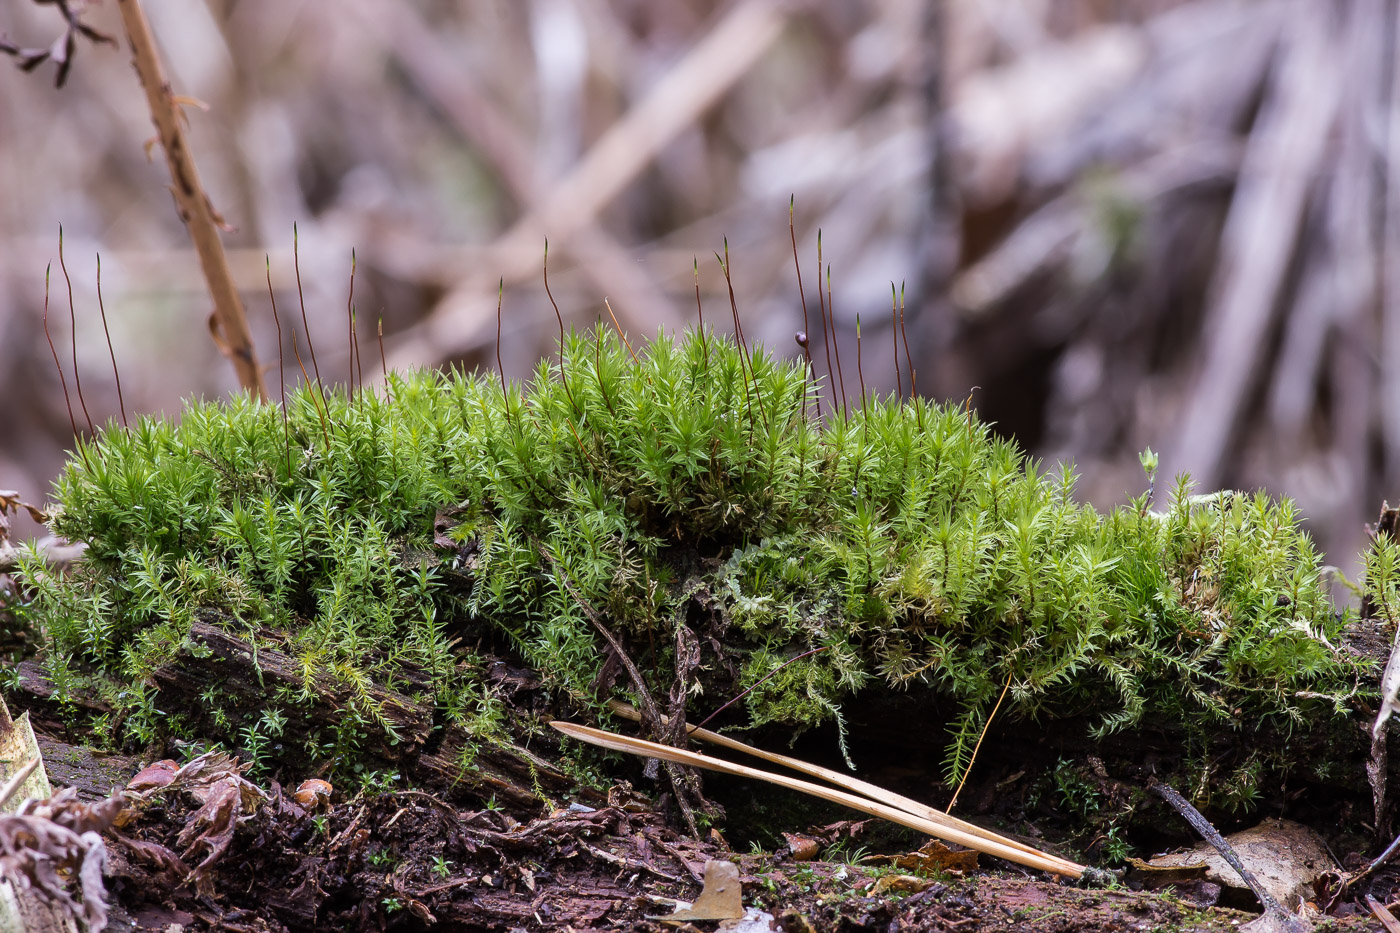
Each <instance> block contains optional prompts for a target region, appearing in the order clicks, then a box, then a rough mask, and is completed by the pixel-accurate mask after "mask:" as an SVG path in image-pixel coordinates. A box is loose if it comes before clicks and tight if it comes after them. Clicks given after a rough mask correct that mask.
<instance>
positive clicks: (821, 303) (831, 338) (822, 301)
mask: <svg viewBox="0 0 1400 933" xmlns="http://www.w3.org/2000/svg"><path fill="white" fill-rule="evenodd" d="M817 303H818V310H819V311H820V312H821V318H822V343H824V344H826V381H827V383H828V384H829V385H830V386H831V407H832V410H833V411H835V412H839V411H840V410H841V401H842V400H841V399H838V398H837V397H836V369H835V368H834V367H833V366H832V365H831V345H832V344H833V343H834V342H835V341H836V322H835V321H832V322H831V334H830V335H828V334H827V332H826V295H824V294H823V293H822V232H821V229H820V228H818V230H817ZM818 397H820V393H818Z"/></svg>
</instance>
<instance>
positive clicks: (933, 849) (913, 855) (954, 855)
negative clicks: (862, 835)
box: [861, 839, 977, 874]
mask: <svg viewBox="0 0 1400 933" xmlns="http://www.w3.org/2000/svg"><path fill="white" fill-rule="evenodd" d="M861 862H863V863H866V864H870V865H893V866H894V867H895V868H898V869H900V870H901V871H919V872H927V873H930V874H932V873H934V872H940V871H958V872H966V871H976V870H977V851H976V850H975V849H954V848H951V847H949V846H946V845H944V844H943V843H941V842H939V841H938V840H937V839H930V840H929V841H928V842H926V843H925V844H924V845H923V846H922V847H921V848H920V849H919V850H918V851H917V852H909V853H906V854H904V855H870V856H867V857H865V858H863V859H861Z"/></svg>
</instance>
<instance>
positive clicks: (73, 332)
mask: <svg viewBox="0 0 1400 933" xmlns="http://www.w3.org/2000/svg"><path fill="white" fill-rule="evenodd" d="M58 267H59V268H60V269H62V270H63V281H64V282H66V283H68V327H69V335H68V337H69V343H70V344H72V347H73V384H74V385H76V386H77V387H78V404H79V405H81V406H82V407H83V417H84V418H86V419H87V426H88V433H89V434H96V433H97V432H96V430H94V428H93V426H92V415H89V414H88V407H87V401H86V400H85V399H84V398H83V377H82V374H81V373H79V372H78V316H77V314H76V312H75V311H74V310H73V280H72V279H71V278H69V277H68V264H67V263H66V262H64V261H63V224H59V225H58ZM74 433H76V432H74Z"/></svg>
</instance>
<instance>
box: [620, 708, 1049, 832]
mask: <svg viewBox="0 0 1400 933" xmlns="http://www.w3.org/2000/svg"><path fill="white" fill-rule="evenodd" d="M608 709H610V710H611V711H612V712H613V713H615V714H616V715H618V716H621V717H622V718H623V719H630V720H631V721H632V722H641V721H642V718H641V713H639V712H637V710H636V708H635V707H633V706H631V705H630V704H627V703H623V702H622V701H621V700H611V701H609V703H608ZM664 721H665V720H664V719H663V723H664ZM686 730H687V734H688V735H689V736H691V737H692V738H696V739H699V740H701V741H702V742H709V743H710V744H711V745H718V746H720V747H721V748H728V749H730V750H732V751H736V752H743V753H744V754H746V755H753V756H754V757H756V758H762V759H763V760H764V761H768V762H772V763H773V764H776V765H782V766H784V767H786V768H791V769H792V770H794V771H797V772H799V773H801V774H806V775H808V776H810V777H814V778H819V779H821V780H823V781H828V782H830V783H832V784H835V785H836V786H837V787H842V788H845V789H846V790H848V791H851V792H852V793H856V794H860V795H862V796H864V797H869V798H870V799H871V800H875V801H878V802H880V803H883V804H888V805H889V806H891V807H894V808H895V809H897V810H903V811H904V812H905V813H908V814H910V815H911V816H917V817H919V818H920V819H925V820H928V821H929V822H932V823H937V824H938V825H939V826H947V827H949V828H950V829H957V830H961V831H962V832H965V833H971V834H972V835H974V836H978V837H980V838H982V839H988V840H992V841H994V842H999V843H1002V844H1004V845H1010V846H1014V847H1016V848H1018V849H1021V850H1022V851H1024V852H1028V853H1031V854H1035V855H1039V854H1041V852H1040V850H1039V849H1034V848H1031V847H1030V846H1028V845H1026V844H1025V843H1022V842H1017V841H1016V840H1014V839H1008V838H1006V837H1005V836H999V835H997V834H996V833H994V832H992V831H991V830H989V829H983V828H982V827H980V826H977V825H975V824H973V823H969V822H967V821H966V820H960V819H958V818H957V817H955V816H949V815H948V814H947V813H944V812H943V811H942V810H937V809H934V808H933V807H930V806H929V805H928V804H925V803H920V802H919V801H917V800H913V799H911V798H909V797H905V796H903V795H902V794H896V793H895V792H894V791H890V790H886V789H885V788H883V787H879V786H877V785H875V784H871V783H869V782H868V781H862V780H860V779H859V778H853V777H850V776H848V775H845V774H841V773H840V772H837V771H832V770H831V769H829V768H823V767H822V766H821V765H814V764H809V763H808V762H805V761H802V760H801V759H798V758H789V757H788V756H786V755H779V754H777V753H776V752H766V751H764V750H763V749H761V748H754V747H753V746H752V745H745V744H744V743H743V742H740V741H738V740H737V739H731V738H729V737H728V736H725V735H720V734H719V733H717V732H711V731H710V730H708V729H700V728H698V727H696V726H693V725H690V724H689V723H687V724H686Z"/></svg>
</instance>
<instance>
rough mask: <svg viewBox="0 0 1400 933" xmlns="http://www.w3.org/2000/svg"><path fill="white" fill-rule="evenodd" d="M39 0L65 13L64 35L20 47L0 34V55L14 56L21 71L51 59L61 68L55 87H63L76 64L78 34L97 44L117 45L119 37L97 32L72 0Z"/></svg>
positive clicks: (31, 68) (26, 70)
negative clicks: (39, 45) (39, 44)
mask: <svg viewBox="0 0 1400 933" xmlns="http://www.w3.org/2000/svg"><path fill="white" fill-rule="evenodd" d="M36 2H38V3H45V2H51V3H53V4H54V6H56V7H58V11H59V12H60V13H62V14H63V19H64V21H65V22H66V23H67V24H68V25H67V28H66V29H64V31H63V35H62V36H61V37H59V38H58V39H57V40H55V41H54V42H51V43H50V44H49V45H47V46H45V47H44V48H42V49H26V48H21V47H19V46H17V45H15V44H14V43H12V42H9V41H7V40H5V39H3V38H0V55H10V56H13V57H14V59H15V64H16V65H18V66H19V70H20V71H24V72H30V71H33V70H34V69H35V68H38V67H39V66H40V65H42V64H43V63H44V62H46V61H50V60H52V61H53V63H54V64H55V65H57V66H58V70H57V72H56V73H55V74H54V87H63V83H64V82H65V81H67V80H68V71H69V69H70V68H72V67H73V54H74V53H75V52H76V51H77V49H78V41H77V40H78V36H82V37H83V38H84V39H87V40H88V41H89V42H92V43H93V44H94V45H110V46H112V47H113V48H115V47H116V45H117V40H116V39H114V38H112V37H111V36H109V35H107V34H106V33H102V32H98V31H97V30H96V29H93V28H92V27H91V26H89V25H88V24H87V23H84V22H82V20H80V19H79V18H78V11H77V10H75V9H73V6H72V4H71V3H70V2H69V0H36Z"/></svg>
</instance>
